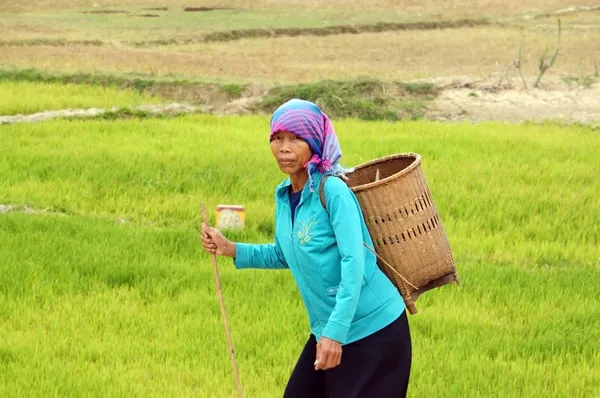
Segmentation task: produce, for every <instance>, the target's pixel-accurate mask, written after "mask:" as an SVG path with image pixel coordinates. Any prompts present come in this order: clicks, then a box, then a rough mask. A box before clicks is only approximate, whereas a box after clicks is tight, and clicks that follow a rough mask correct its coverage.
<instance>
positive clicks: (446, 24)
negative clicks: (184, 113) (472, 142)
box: [128, 19, 492, 47]
mask: <svg viewBox="0 0 600 398" xmlns="http://www.w3.org/2000/svg"><path fill="white" fill-rule="evenodd" d="M487 25H492V23H490V22H489V21H486V20H472V19H463V20H457V21H443V22H414V23H384V22H380V23H376V24H364V25H336V26H327V27H323V28H274V29H239V30H230V31H222V32H214V33H209V34H207V35H204V36H200V37H196V38H194V37H190V38H184V39H181V38H180V39H163V40H146V41H137V42H130V43H128V44H130V45H133V46H135V47H148V46H150V47H151V46H165V45H177V44H193V43H212V42H226V41H234V40H240V39H257V38H277V37H294V36H331V35H343V34H361V33H373V32H375V33H381V32H392V31H399V30H437V29H460V28H469V27H474V26H487Z"/></svg>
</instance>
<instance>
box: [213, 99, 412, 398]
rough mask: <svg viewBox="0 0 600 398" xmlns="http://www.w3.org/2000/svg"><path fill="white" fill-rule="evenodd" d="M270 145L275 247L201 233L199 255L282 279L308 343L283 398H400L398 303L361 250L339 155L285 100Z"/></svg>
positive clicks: (310, 113) (361, 235)
mask: <svg viewBox="0 0 600 398" xmlns="http://www.w3.org/2000/svg"><path fill="white" fill-rule="evenodd" d="M270 125H271V126H270V127H271V133H270V137H269V141H270V144H271V150H272V152H273V156H274V157H275V160H276V161H277V164H278V165H279V168H280V170H281V171H282V172H283V173H285V174H288V176H289V177H288V178H286V179H285V180H284V181H283V182H282V183H281V184H279V185H278V186H277V188H276V191H275V202H276V212H275V222H276V225H275V239H274V242H273V243H271V244H247V243H234V242H231V241H229V240H227V239H226V238H225V237H224V236H223V235H222V234H221V233H220V232H219V231H218V230H216V229H214V228H207V227H206V226H205V225H203V234H202V238H203V239H202V241H203V246H204V248H205V250H206V251H208V252H210V253H215V254H217V255H223V256H229V257H232V258H233V259H234V264H235V266H236V268H238V269H247V268H262V269H267V268H270V269H273V268H281V269H289V270H290V271H291V272H292V274H293V277H294V279H295V281H296V283H297V285H298V289H299V291H300V294H301V296H302V299H303V302H304V305H305V307H306V311H307V313H308V318H309V322H310V331H311V334H310V336H309V338H308V341H307V342H306V344H305V346H304V349H303V351H302V353H301V354H300V357H299V359H298V362H297V364H296V366H295V368H294V370H293V372H292V374H291V377H290V379H289V381H288V384H287V386H286V389H285V392H284V397H290V398H295V397H310V398H314V397H340V398H342V397H343V398H353V397H356V398H359V397H360V398H365V397H385V398H390V397H404V396H406V391H407V388H408V380H409V375H410V368H411V360H412V345H411V336H410V331H409V325H408V320H407V315H406V311H405V305H404V301H403V300H402V297H401V296H400V294H399V292H398V290H397V289H396V288H395V287H394V285H393V284H392V283H391V281H390V280H389V279H388V278H387V277H386V276H385V274H384V273H383V272H382V271H381V270H380V269H379V267H378V265H377V263H376V257H375V256H374V255H373V254H372V253H371V252H370V251H369V250H368V249H366V248H365V247H364V246H363V242H366V243H367V244H368V245H369V246H370V247H373V243H372V241H371V238H370V236H369V233H368V230H367V227H366V225H365V222H364V219H363V215H362V212H361V210H360V207H359V204H358V201H357V200H356V197H355V196H354V193H353V192H352V191H351V190H350V189H349V188H348V186H347V185H346V184H345V183H344V182H343V181H342V180H341V179H340V178H328V179H327V180H326V183H325V184H324V193H325V198H326V209H325V208H324V207H323V205H322V203H321V201H320V197H319V184H320V182H321V179H322V178H323V176H325V175H340V174H342V173H344V172H346V171H348V170H347V169H343V168H342V167H341V166H340V165H339V161H340V158H341V151H340V146H339V143H338V140H337V137H336V134H335V131H334V130H333V126H332V125H331V123H330V121H329V118H328V117H327V115H326V114H324V113H323V112H322V111H321V110H320V109H319V107H318V106H317V105H315V104H313V103H311V102H308V101H303V100H297V99H294V100H291V101H289V102H287V103H285V104H283V105H282V106H281V107H279V109H277V110H276V111H275V112H274V113H273V116H272V118H271V123H270Z"/></svg>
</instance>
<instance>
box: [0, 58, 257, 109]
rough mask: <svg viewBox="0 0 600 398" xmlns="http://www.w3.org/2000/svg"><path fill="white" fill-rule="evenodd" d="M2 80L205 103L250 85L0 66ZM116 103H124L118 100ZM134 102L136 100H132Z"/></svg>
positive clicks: (231, 95)
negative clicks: (78, 87)
mask: <svg viewBox="0 0 600 398" xmlns="http://www.w3.org/2000/svg"><path fill="white" fill-rule="evenodd" d="M0 82H7V83H9V82H10V83H14V84H23V85H25V83H31V84H33V83H38V84H39V83H43V84H46V85H47V86H46V87H57V86H56V85H67V86H70V87H75V85H86V86H96V87H105V88H107V89H108V88H111V89H114V90H126V91H130V90H131V91H134V92H136V93H137V94H136V95H138V96H139V97H140V98H144V99H145V98H154V97H158V98H164V99H170V100H177V101H183V102H188V103H191V104H201V105H205V104H211V103H214V102H227V101H230V100H233V99H235V98H239V97H240V96H241V95H242V94H243V91H244V90H245V89H246V85H242V84H238V83H223V84H221V83H214V82H212V83H211V82H203V81H197V80H189V79H164V78H163V79H158V78H151V77H148V76H139V75H116V74H114V75H113V74H103V73H48V72H45V71H41V70H38V69H33V68H32V69H0ZM51 85H55V86H51ZM82 90H83V89H82ZM90 90H91V91H90V93H91V92H93V89H90ZM96 90H102V89H96ZM114 90H113V91H114ZM90 95H92V94H90ZM29 98H30V96H25V97H23V100H24V101H29ZM90 101H92V100H90ZM145 102H146V103H156V102H157V100H154V101H151V100H148V101H145ZM142 103H143V102H140V103H139V104H142ZM123 104H127V103H123ZM116 105H121V104H119V103H116ZM130 105H136V104H135V103H131V104H130ZM49 109H58V108H49Z"/></svg>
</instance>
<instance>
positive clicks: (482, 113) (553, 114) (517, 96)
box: [425, 79, 600, 126]
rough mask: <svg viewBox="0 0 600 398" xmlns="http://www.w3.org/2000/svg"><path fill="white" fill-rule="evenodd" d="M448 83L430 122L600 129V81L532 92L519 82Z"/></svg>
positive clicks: (555, 84) (553, 83) (547, 85)
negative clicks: (550, 124)
mask: <svg viewBox="0 0 600 398" xmlns="http://www.w3.org/2000/svg"><path fill="white" fill-rule="evenodd" d="M470 82H471V83H470ZM446 83H447V84H446V87H447V88H446V89H444V90H443V91H442V92H441V93H440V95H439V96H438V97H437V98H436V100H434V101H433V102H432V103H431V104H430V105H429V107H428V112H427V114H426V116H425V118H426V119H431V120H439V121H470V122H481V121H486V120H495V121H505V122H523V121H536V122H538V121H558V122H566V123H571V122H577V123H582V124H589V125H593V126H598V125H600V81H599V80H597V82H596V83H595V84H592V85H590V86H589V87H585V86H581V85H575V84H571V85H568V84H567V83H564V82H562V81H560V80H556V79H555V80H548V81H543V82H542V83H543V84H540V88H532V87H531V83H529V84H528V88H527V89H525V88H524V87H523V86H522V84H521V82H520V81H516V80H515V79H513V82H512V87H507V86H506V84H505V85H504V86H502V87H496V86H497V82H495V83H494V82H491V81H487V82H472V79H471V80H469V79H457V80H456V81H454V82H446ZM438 84H439V83H438Z"/></svg>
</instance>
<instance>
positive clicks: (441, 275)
mask: <svg viewBox="0 0 600 398" xmlns="http://www.w3.org/2000/svg"><path fill="white" fill-rule="evenodd" d="M347 177H348V181H347V184H348V185H349V186H350V188H351V189H352V191H353V192H354V193H355V195H356V197H357V199H358V201H359V203H360V205H361V209H362V211H363V214H364V217H365V221H366V224H367V228H368V230H369V233H370V235H371V238H372V240H373V244H374V248H373V249H375V251H376V253H377V254H378V255H379V256H380V257H382V258H383V259H384V260H385V261H386V262H387V263H388V264H389V265H391V266H392V267H393V268H394V269H395V270H396V271H397V273H399V274H400V275H402V276H403V277H404V278H405V279H406V280H408V281H409V282H410V284H412V285H414V286H415V287H417V288H418V290H417V289H415V288H414V287H412V286H410V284H407V283H406V282H405V281H404V280H402V279H401V278H400V277H399V276H398V275H397V273H395V272H393V271H392V270H390V269H389V267H388V265H385V264H382V263H381V262H379V267H380V268H381V269H382V271H383V272H384V273H385V274H386V275H387V276H388V277H389V278H390V279H391V280H392V282H393V283H394V285H395V286H396V287H397V288H398V290H399V291H400V293H401V294H402V297H403V299H404V301H405V303H406V305H407V308H408V310H409V312H410V313H411V314H415V313H416V312H417V309H416V305H415V301H416V300H417V298H418V297H419V295H420V294H423V293H424V292H425V291H427V290H430V289H433V288H436V287H439V286H442V285H445V284H448V283H453V282H455V283H457V284H458V283H459V278H458V273H457V271H456V265H455V263H454V259H453V256H452V252H451V250H450V245H449V243H448V239H447V237H446V233H445V230H444V227H443V225H442V222H441V220H440V217H439V215H438V213H437V208H436V206H435V202H434V201H433V197H432V195H431V192H430V190H429V187H428V185H427V181H426V179H425V175H424V173H423V170H422V168H421V157H420V156H419V155H418V154H414V153H408V154H397V155H392V156H388V157H385V158H381V159H377V160H374V161H371V162H368V163H364V164H362V165H359V166H357V167H356V169H355V171H354V172H352V173H349V174H348V175H347Z"/></svg>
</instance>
